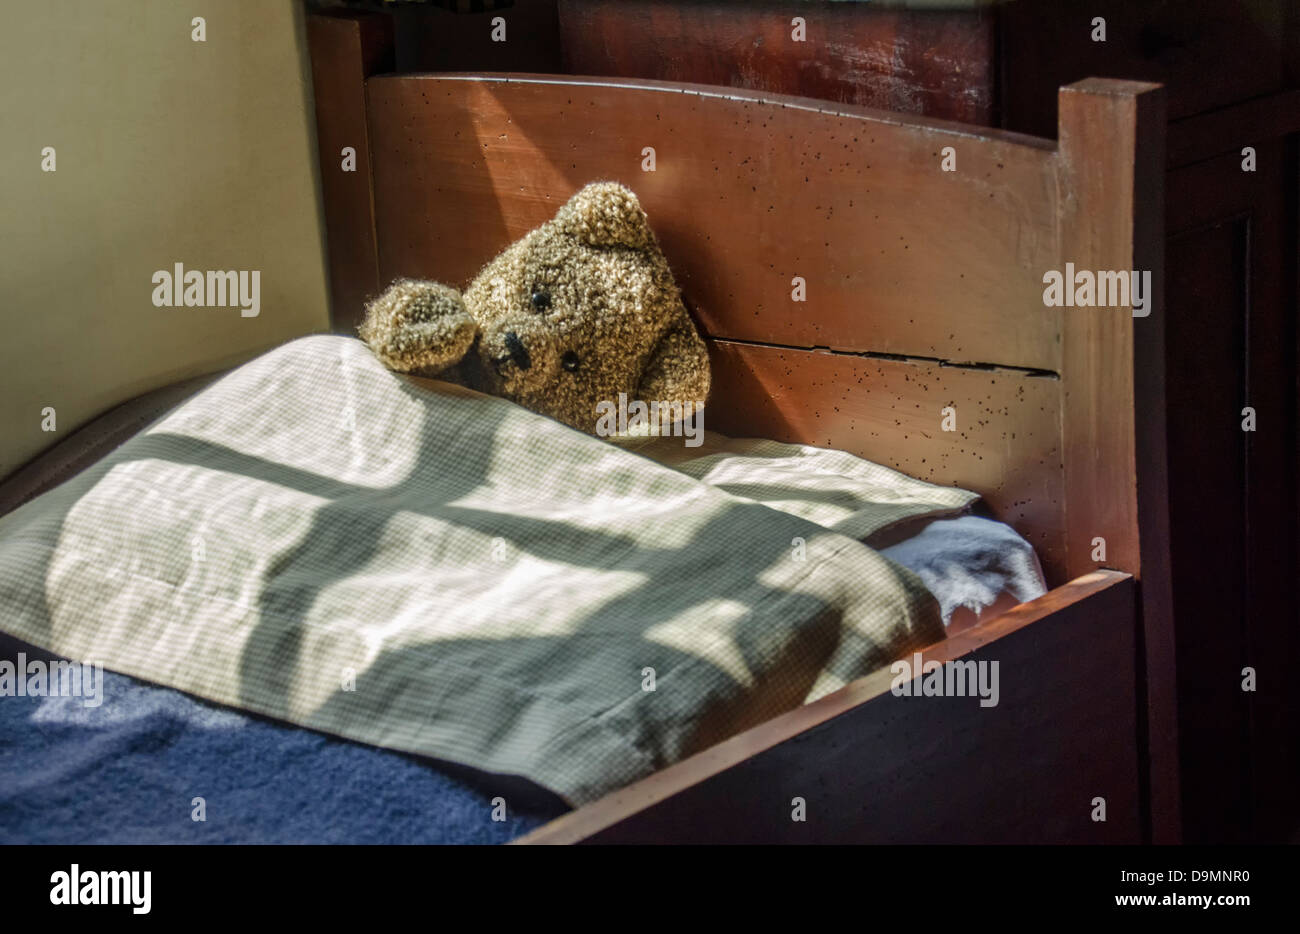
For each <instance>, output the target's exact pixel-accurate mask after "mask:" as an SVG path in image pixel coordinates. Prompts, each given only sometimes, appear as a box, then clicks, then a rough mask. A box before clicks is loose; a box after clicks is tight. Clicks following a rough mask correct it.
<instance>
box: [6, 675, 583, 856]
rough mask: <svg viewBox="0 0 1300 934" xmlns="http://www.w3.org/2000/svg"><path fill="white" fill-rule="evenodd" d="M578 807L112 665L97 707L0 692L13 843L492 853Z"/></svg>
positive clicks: (8, 832)
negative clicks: (216, 702) (201, 696)
mask: <svg viewBox="0 0 1300 934" xmlns="http://www.w3.org/2000/svg"><path fill="white" fill-rule="evenodd" d="M498 796H500V797H502V798H504V799H505V808H504V815H505V820H493V810H494V808H493V804H492V799H493V798H496V797H498ZM195 798H202V799H203V803H202V809H203V810H204V811H205V812H206V813H205V815H204V816H206V820H204V821H196V820H194V819H193V815H194V814H195V813H197V812H198V809H199V805H198V804H197V803H196V802H195V801H194V799H195ZM565 810H567V807H566V806H565V805H564V803H563V802H561V801H560V800H559V799H558V798H556V797H554V796H552V795H549V794H548V793H546V792H542V791H541V790H540V789H536V788H524V787H522V786H520V785H518V784H517V783H515V782H512V781H510V780H505V779H499V778H497V777H495V776H487V775H482V774H478V773H470V772H468V771H453V767H452V766H449V765H444V764H441V763H431V762H430V761H429V760H425V759H417V758H413V757H410V756H405V755H402V754H400V753H395V752H390V751H387V750H383V749H377V748H374V747H370V746H363V745H360V744H357V743H352V742H348V741H345V740H340V739H335V738H333V737H329V736H324V735H322V734H320V733H314V732H312V731H310V730H304V729H299V728H297V727H287V726H282V725H280V724H277V723H273V722H270V721H266V720H262V719H259V718H255V717H251V716H247V715H244V714H241V713H238V712H237V711H234V710H230V709H226V708H221V707H215V706H213V705H210V704H206V703H204V702H202V701H198V700H195V699H194V698H192V697H189V696H187V695H185V694H181V693H180V692H178V691H173V690H170V689H167V688H161V687H157V686H154V685H150V684H146V683H144V682H141V681H138V680H136V679H134V678H128V677H126V676H124V675H118V674H112V673H110V672H105V673H104V692H103V703H102V704H101V705H100V706H98V707H87V706H85V705H84V703H83V699H82V698H79V697H2V698H0V843H63V844H87V843H479V844H491V843H504V842H506V841H507V840H510V839H512V838H514V837H517V836H520V835H522V834H524V833H526V832H528V831H529V830H531V829H532V828H534V827H537V826H539V825H540V824H542V823H545V822H546V821H547V820H549V819H550V818H552V817H555V816H557V815H559V814H561V813H563V812H564V811H565ZM500 813H501V812H500V809H499V808H498V816H500Z"/></svg>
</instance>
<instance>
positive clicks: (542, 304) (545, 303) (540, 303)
mask: <svg viewBox="0 0 1300 934" xmlns="http://www.w3.org/2000/svg"><path fill="white" fill-rule="evenodd" d="M532 303H533V307H534V308H536V309H537V310H538V311H545V310H546V309H548V308H550V307H551V293H550V292H548V291H546V290H545V289H533V295H532Z"/></svg>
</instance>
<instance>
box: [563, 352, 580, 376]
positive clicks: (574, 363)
mask: <svg viewBox="0 0 1300 934" xmlns="http://www.w3.org/2000/svg"><path fill="white" fill-rule="evenodd" d="M560 366H562V367H564V368H565V369H566V370H568V371H569V372H570V373H573V372H575V371H576V370H577V369H578V355H577V354H576V353H574V352H573V351H572V350H570V351H567V352H565V354H564V356H563V357H561V358H560Z"/></svg>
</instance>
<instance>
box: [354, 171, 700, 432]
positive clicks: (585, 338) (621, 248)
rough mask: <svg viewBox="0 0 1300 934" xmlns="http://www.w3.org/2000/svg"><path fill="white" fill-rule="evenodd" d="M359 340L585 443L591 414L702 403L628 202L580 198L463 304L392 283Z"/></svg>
mask: <svg viewBox="0 0 1300 934" xmlns="http://www.w3.org/2000/svg"><path fill="white" fill-rule="evenodd" d="M360 334H361V338H362V339H363V340H364V341H365V342H366V343H367V344H368V345H369V346H370V348H371V349H372V350H373V351H374V353H375V354H376V355H377V356H378V357H379V359H380V360H382V361H383V362H384V363H385V364H386V365H388V366H389V367H391V368H393V369H395V370H401V371H403V372H415V373H420V374H423V375H439V376H441V377H442V378H446V379H454V380H456V381H458V382H462V383H464V384H466V385H470V386H473V387H475V388H478V389H483V390H485V391H487V392H491V393H493V394H495V395H499V396H503V397H505V398H507V399H511V400H512V401H514V402H517V403H519V404H520V405H523V406H526V407H528V408H530V409H533V410H534V411H536V412H541V413H542V414H544V415H549V416H551V417H552V418H555V419H557V420H559V421H561V422H564V423H565V424H567V425H570V426H572V427H574V428H577V429H578V430H580V431H586V432H589V433H594V432H595V429H596V421H597V412H596V406H597V404H598V403H600V402H610V403H615V404H616V403H617V400H618V398H619V394H620V393H625V394H626V396H627V399H628V400H642V401H645V402H647V403H648V402H651V401H656V400H657V401H674V402H694V403H696V404H697V405H699V404H703V402H704V399H705V397H706V396H707V395H708V392H709V358H708V352H707V350H706V348H705V346H704V341H703V340H701V338H700V335H699V333H698V332H697V331H696V329H695V325H694V324H693V323H692V322H691V319H690V316H689V315H688V314H687V312H686V308H685V306H684V305H683V304H682V300H681V295H680V293H679V292H678V290H677V285H676V283H675V282H674V281H673V276H672V273H671V271H670V270H669V269H668V262H667V260H666V259H665V258H664V255H663V252H662V250H660V248H659V244H658V242H657V241H656V239H655V236H654V233H653V232H652V231H651V229H650V225H649V222H648V221H647V219H646V216H645V212H644V211H643V210H642V209H641V205H640V203H639V202H638V201H637V198H636V195H635V194H633V193H632V192H631V191H629V190H628V189H627V188H624V187H623V186H622V185H619V184H617V183H614V182H597V183H594V184H591V185H588V186H586V187H585V188H583V189H582V190H581V191H579V192H578V193H577V194H575V195H574V196H573V197H572V198H571V199H570V200H569V201H568V203H567V204H565V205H564V206H563V207H562V208H560V210H559V212H558V213H557V214H556V216H555V218H554V219H553V220H550V221H548V222H546V223H545V224H543V225H542V226H541V227H538V228H537V229H536V230H533V231H531V232H530V233H528V234H526V235H525V236H524V237H523V238H522V239H520V240H519V241H517V242H516V243H514V244H512V245H511V246H510V247H508V248H507V249H506V250H505V252H503V253H502V254H501V255H500V256H498V257H497V258H496V259H494V260H492V261H491V262H490V263H488V264H487V266H485V267H484V268H483V269H482V270H481V271H480V272H479V274H478V276H477V277H476V278H475V279H474V281H473V282H472V283H470V285H469V287H468V288H467V289H466V290H465V292H464V294H463V295H461V294H460V293H458V292H456V290H455V289H452V288H449V287H448V286H444V285H439V284H438V283H434V282H423V281H419V280H412V279H403V280H399V281H398V282H395V283H394V284H393V285H392V286H390V287H389V289H388V290H387V291H386V292H384V294H383V295H381V296H380V297H379V298H377V299H376V300H375V301H373V302H371V303H370V305H369V306H368V307H367V310H366V318H365V321H364V322H363V323H362V325H361V328H360Z"/></svg>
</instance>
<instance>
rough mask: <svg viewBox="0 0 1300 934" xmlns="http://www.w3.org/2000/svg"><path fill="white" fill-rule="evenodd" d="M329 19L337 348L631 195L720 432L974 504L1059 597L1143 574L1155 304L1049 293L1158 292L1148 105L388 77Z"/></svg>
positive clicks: (1150, 95) (1137, 88) (325, 137)
mask: <svg viewBox="0 0 1300 934" xmlns="http://www.w3.org/2000/svg"><path fill="white" fill-rule="evenodd" d="M311 28H312V30H313V35H312V44H313V64H314V69H315V71H316V74H317V93H318V102H317V118H318V132H319V136H320V145H321V164H322V167H323V171H322V186H323V189H324V193H325V198H326V205H327V226H328V228H329V229H328V231H327V234H328V237H329V242H330V249H331V262H332V265H333V267H334V271H335V279H334V282H333V291H334V302H335V305H334V322H335V326H336V327H337V328H339V329H341V330H351V329H352V328H353V327H354V326H355V323H356V322H357V321H358V320H359V316H360V314H361V311H362V303H363V301H364V299H365V297H366V296H367V295H370V294H374V293H375V292H376V291H377V290H378V289H380V288H381V287H382V286H383V285H385V284H387V283H388V282H389V281H391V280H392V279H394V278H396V277H398V276H414V277H423V278H430V279H436V280H440V281H443V282H447V283H450V284H455V285H464V284H465V283H466V282H468V280H469V279H470V278H472V276H473V274H474V273H475V272H476V271H477V270H478V269H479V267H481V266H482V265H483V264H484V263H485V262H486V261H487V260H489V259H491V258H492V257H493V256H495V255H496V254H497V253H498V252H499V251H500V250H501V249H503V248H504V247H505V246H506V245H507V244H509V243H510V242H511V241H513V240H515V239H516V238H518V237H519V236H521V235H522V234H524V233H526V232H527V231H528V230H530V229H531V228H533V227H535V226H537V225H538V224H540V223H542V222H543V221H545V220H547V219H548V218H550V217H551V216H552V215H553V214H554V212H555V210H556V209H557V208H558V207H559V206H560V205H561V204H562V203H563V202H564V201H565V200H566V199H567V198H568V197H569V195H571V194H572V193H573V192H574V191H576V190H577V189H578V188H580V187H581V186H582V185H583V184H585V183H587V182H590V181H593V180H597V179H614V180H617V181H620V182H623V183H624V184H626V185H628V186H629V187H630V188H632V189H633V190H634V191H636V193H637V195H638V196H639V197H640V199H641V201H642V204H643V205H644V206H645V209H646V211H647V213H648V214H649V217H650V220H651V224H652V226H653V227H654V229H655V231H656V233H657V235H658V237H659V239H660V242H661V243H662V245H663V248H664V251H665V253H666V254H667V256H668V259H669V262H670V263H671V265H672V267H673V270H674V272H675V274H676V276H677V279H678V282H679V284H680V286H681V289H682V293H683V297H684V298H685V301H686V304H687V307H688V308H689V309H690V310H691V311H692V313H693V314H694V315H695V318H696V320H697V322H698V323H699V325H700V326H701V328H702V329H703V331H704V332H705V333H706V334H707V335H708V337H709V340H710V345H711V348H712V351H713V362H714V390H713V394H712V396H711V397H710V404H709V408H708V410H707V415H708V419H707V425H708V427H710V428H713V429H717V430H719V431H723V432H726V433H728V434H746V435H761V436H765V437H771V438H777V439H781V440H794V441H802V442H807V443H812V444H819V445H826V446H831V447H837V448H841V449H844V450H848V451H852V452H854V453H858V454H861V455H862V456H864V457H867V458H869V459H871V460H874V461H877V462H881V463H886V464H889V465H891V466H895V467H897V468H899V469H900V470H903V471H905V472H907V473H909V474H912V475H915V476H918V477H921V478H924V479H928V480H932V481H935V482H940V483H948V484H954V485H957V486H961V487H965V488H968V489H972V490H976V491H978V492H979V493H981V494H982V495H983V496H984V497H985V499H986V500H987V502H988V503H989V505H990V507H991V508H992V510H993V511H994V513H995V514H996V515H997V516H998V517H1000V518H1002V519H1003V520H1004V521H1007V522H1009V523H1010V524H1012V525H1013V526H1015V527H1016V528H1017V529H1018V530H1019V531H1020V532H1021V533H1022V534H1023V535H1025V536H1026V537H1027V538H1028V539H1029V540H1030V541H1031V542H1033V544H1034V545H1035V547H1036V548H1037V550H1038V552H1039V555H1040V557H1041V559H1042V562H1043V565H1044V567H1045V569H1046V572H1047V575H1048V578H1049V582H1050V583H1052V584H1053V585H1055V584H1059V583H1062V582H1064V581H1066V580H1068V579H1071V578H1073V577H1076V576H1078V575H1081V574H1083V573H1086V572H1088V571H1092V570H1094V569H1096V568H1097V567H1099V566H1104V567H1111V568H1115V569H1119V570H1124V571H1128V572H1131V573H1134V574H1135V575H1136V574H1139V573H1140V569H1141V564H1142V561H1141V549H1140V541H1141V539H1140V537H1139V535H1138V528H1139V520H1140V516H1139V504H1140V500H1141V497H1140V496H1139V489H1138V487H1139V482H1141V484H1143V485H1144V489H1145V488H1150V490H1151V491H1152V493H1153V499H1154V500H1158V501H1160V502H1163V499H1162V498H1163V495H1164V478H1163V477H1164V471H1163V456H1164V428H1163V415H1162V413H1163V400H1162V398H1161V389H1160V378H1159V377H1160V373H1161V371H1160V366H1161V360H1162V353H1163V351H1162V346H1163V338H1162V335H1161V328H1162V326H1163V325H1162V322H1163V314H1162V313H1161V309H1160V304H1159V302H1160V294H1159V289H1157V292H1156V295H1155V297H1154V303H1153V305H1152V306H1151V307H1150V309H1149V311H1150V314H1149V315H1148V316H1147V317H1143V318H1134V317H1133V316H1132V315H1131V313H1130V311H1129V310H1128V309H1124V308H1102V309H1095V308H1057V307H1048V306H1047V305H1045V303H1044V299H1043V291H1044V284H1043V275H1044V273H1045V272H1047V271H1049V270H1057V271H1064V270H1065V268H1066V263H1073V264H1074V267H1075V268H1077V269H1087V270H1093V271H1096V270H1150V271H1151V272H1152V278H1153V280H1154V281H1155V282H1156V283H1160V282H1161V273H1162V262H1163V257H1162V242H1163V240H1162V237H1161V236H1160V231H1161V229H1162V227H1161V225H1162V217H1161V212H1162V190H1161V179H1162V175H1161V171H1160V170H1161V167H1162V166H1163V161H1164V159H1163V122H1164V120H1163V98H1162V93H1161V90H1160V89H1159V88H1158V87H1157V86H1154V85H1149V84H1141V83H1136V82H1123V81H1112V80H1089V81H1083V82H1080V83H1078V84H1075V85H1071V86H1070V87H1067V88H1064V89H1062V91H1061V93H1060V140H1059V143H1058V142H1055V141H1051V140H1042V139H1036V138H1031V137H1025V136H1020V135H1016V134H1010V133H1003V132H998V131H991V130H986V129H983V128H973V127H968V126H964V125H961V124H956V123H949V122H943V121H936V120H929V119H924V118H917V117H912V116H908V115H902V114H895V113H889V112H885V111H877V110H871V109H867V108H860V107H851V106H847V105H838V104H832V103H829V102H821V101H814V100H808V99H802V98H792V97H782V96H776V95H770V94H764V93H757V92H749V91H735V90H730V89H726V88H715V87H705V86H695V85H683V84H674V83H668V82H656V81H640V80H624V79H616V80H615V79H611V80H604V79H598V78H581V77H565V76H544V75H503V74H422V75H386V74H373V73H372V72H373V71H374V67H373V66H372V64H371V63H372V62H373V61H374V59H375V54H374V51H373V50H374V48H376V47H377V45H381V44H382V43H377V42H376V40H375V39H374V35H373V31H372V28H371V27H369V26H367V25H366V22H365V21H358V20H349V19H329V18H324V17H316V18H314V20H313V23H312V27H311ZM367 76H368V77H367ZM363 82H364V94H362V93H360V89H361V86H362V83H363ZM322 87H324V88H325V89H326V90H325V93H324V96H322V91H321V89H322ZM340 88H341V89H340ZM345 146H351V147H353V148H355V149H357V150H358V153H359V158H358V160H357V162H358V165H359V166H360V167H361V168H360V170H359V171H356V172H345V171H341V170H340V161H341V152H342V149H343V147H345ZM651 150H653V152H651ZM651 158H653V170H652V171H651V170H649V169H650V168H651V162H650V159H651ZM945 163H946V165H947V166H948V167H950V168H951V169H952V170H951V171H947V170H945ZM331 210H332V211H333V214H334V218H333V219H331V218H330V217H329V212H330V211H331ZM339 218H342V219H341V220H340V219H339ZM796 278H797V279H798V280H799V282H801V283H802V290H803V293H804V294H803V297H804V300H802V301H798V300H796V299H795V297H794V295H795V292H796V289H797V288H799V287H800V286H799V282H797V281H796ZM949 407H951V409H952V411H953V413H954V416H955V430H951V431H949V430H944V428H945V426H944V418H945V409H948V408H949ZM949 424H950V425H951V424H952V423H951V422H949ZM1157 512H1158V513H1159V514H1158V515H1155V516H1154V518H1150V517H1149V518H1148V521H1146V522H1144V523H1143V532H1144V534H1146V533H1147V532H1148V531H1149V530H1150V531H1151V534H1152V535H1154V536H1156V538H1157V539H1159V538H1161V537H1162V536H1163V534H1164V533H1163V528H1162V525H1163V523H1164V518H1163V511H1162V509H1160V510H1157ZM1148 527H1149V529H1148ZM1098 539H1102V540H1104V557H1099V556H1101V555H1102V554H1103V552H1102V551H1101V546H1100V543H1099V542H1098V541H1097V540H1098Z"/></svg>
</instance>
